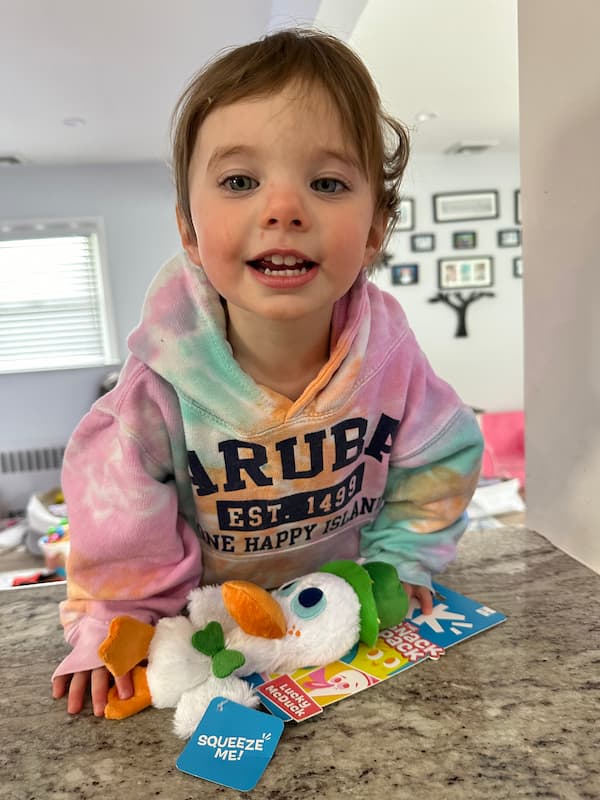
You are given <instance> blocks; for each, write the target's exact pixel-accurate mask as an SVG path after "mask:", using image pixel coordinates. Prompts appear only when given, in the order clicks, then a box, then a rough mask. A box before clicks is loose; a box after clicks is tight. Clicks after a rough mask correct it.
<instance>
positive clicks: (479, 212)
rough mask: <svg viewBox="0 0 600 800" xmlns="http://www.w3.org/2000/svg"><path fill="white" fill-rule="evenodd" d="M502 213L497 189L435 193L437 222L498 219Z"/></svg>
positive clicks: (434, 205) (434, 207)
mask: <svg viewBox="0 0 600 800" xmlns="http://www.w3.org/2000/svg"><path fill="white" fill-rule="evenodd" d="M499 213H500V205H499V200H498V191H497V190H496V189H489V190H485V191H484V190H482V191H478V192H477V191H473V192H444V193H441V194H434V195H433V219H434V220H435V222H458V221H463V220H472V219H496V218H497V217H498V215H499Z"/></svg>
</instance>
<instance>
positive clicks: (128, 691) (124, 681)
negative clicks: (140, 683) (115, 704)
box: [115, 672, 133, 700]
mask: <svg viewBox="0 0 600 800" xmlns="http://www.w3.org/2000/svg"><path fill="white" fill-rule="evenodd" d="M115 686H116V687H117V692H118V695H119V699H120V700H129V698H130V697H133V677H132V675H131V672H126V673H125V675H121V676H120V677H119V678H115Z"/></svg>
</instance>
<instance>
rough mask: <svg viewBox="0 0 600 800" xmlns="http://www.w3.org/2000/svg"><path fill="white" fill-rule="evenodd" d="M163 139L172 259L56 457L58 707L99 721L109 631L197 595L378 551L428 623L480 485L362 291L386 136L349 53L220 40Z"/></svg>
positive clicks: (382, 186)
mask: <svg viewBox="0 0 600 800" xmlns="http://www.w3.org/2000/svg"><path fill="white" fill-rule="evenodd" d="M173 142H174V146H173V168H174V173H175V181H176V189H177V221H178V226H179V231H180V235H181V241H182V245H183V251H184V252H182V253H181V254H180V255H178V256H176V257H175V258H173V259H172V260H171V261H170V262H169V263H168V264H167V265H166V266H165V267H164V268H163V269H162V270H161V271H160V272H159V273H158V275H157V276H156V278H155V279H154V282H153V283H152V285H151V287H150V289H149V291H148V294H147V297H146V300H145V304H144V309H143V313H142V320H141V323H140V325H139V326H138V328H137V329H136V330H134V332H133V333H132V334H131V336H130V338H129V349H130V355H129V358H128V360H127V362H126V364H125V365H124V367H123V370H122V373H121V376H120V379H119V382H118V384H117V386H116V387H115V388H114V389H113V390H112V391H111V392H109V393H108V394H106V395H104V396H103V397H101V398H100V399H99V400H98V401H97V402H96V404H95V405H94V406H93V407H92V409H91V411H90V412H89V413H88V414H87V416H86V417H84V419H83V420H82V422H81V423H80V425H79V426H78V428H77V430H76V431H75V433H74V435H73V437H72V439H71V441H70V444H69V447H68V449H67V452H66V455H65V461H64V470H63V488H64V492H65V495H66V499H67V505H68V510H69V523H70V530H71V554H70V558H69V562H68V599H67V600H66V601H65V602H64V603H62V605H61V619H62V622H63V624H64V627H65V636H66V639H67V641H68V642H69V643H70V644H71V646H72V650H71V652H70V653H69V655H68V656H67V657H66V658H65V659H64V661H63V662H62V663H61V664H60V666H59V667H58V668H57V670H56V671H55V673H54V676H53V694H54V696H55V697H62V696H63V695H65V694H68V701H67V709H68V711H69V712H70V713H77V712H78V711H80V710H81V708H82V705H83V703H84V699H85V696H86V694H87V691H88V687H89V686H91V695H92V704H93V709H94V713H95V714H97V715H101V714H103V713H104V706H105V704H106V695H107V690H108V686H109V674H108V672H107V671H106V669H105V668H104V667H103V666H102V662H101V660H100V658H99V657H98V652H97V651H98V645H99V644H100V642H101V641H102V640H103V639H104V638H105V636H106V633H107V626H108V623H109V622H110V620H111V619H112V618H113V617H114V616H116V615H119V614H129V615H131V616H134V617H137V618H138V619H140V620H142V621H145V622H150V623H155V622H156V620H157V619H158V618H159V617H161V616H166V615H174V614H177V613H179V612H180V611H181V609H182V607H183V606H185V603H186V597H187V595H188V593H189V592H190V590H191V589H193V588H194V587H196V586H197V585H198V584H199V583H202V584H206V583H221V582H223V581H225V580H229V579H245V580H250V581H255V582H257V583H259V584H261V585H263V586H265V587H267V588H271V587H276V586H279V585H281V584H282V583H284V582H286V581H289V580H290V579H293V578H296V577H299V576H301V575H302V574H304V573H306V572H311V571H313V570H315V569H317V568H319V567H320V566H321V565H322V564H324V563H325V562H327V561H330V560H332V559H340V558H345V559H359V558H362V559H365V560H367V561H369V560H375V559H377V560H380V561H387V562H389V563H391V564H393V565H394V566H395V567H396V568H397V570H398V573H399V575H400V577H401V579H402V580H403V581H404V582H405V584H406V586H407V590H408V591H409V594H411V595H412V596H414V597H415V598H416V600H417V601H418V602H419V603H420V605H421V607H422V609H423V610H424V611H425V612H426V613H427V612H428V611H430V610H431V605H432V600H431V591H430V589H431V576H432V573H434V572H437V571H439V570H441V569H443V567H444V566H445V565H446V564H447V563H448V562H449V561H450V560H451V559H452V558H453V557H454V554H455V549H456V543H457V541H458V539H459V537H460V536H461V534H462V533H463V531H464V529H465V525H466V520H465V515H464V511H465V507H466V506H467V503H468V501H469V499H470V497H471V494H472V492H473V490H474V487H475V485H476V482H477V477H478V472H479V463H480V457H481V449H482V443H481V436H480V433H479V428H478V425H477V423H476V421H475V419H474V417H473V415H472V413H471V412H470V410H468V409H467V408H466V407H465V406H464V405H463V404H462V403H461V401H460V400H459V399H458V397H457V396H456V394H455V393H454V391H453V390H452V389H451V388H450V387H449V386H448V385H447V384H446V383H445V382H444V381H442V380H440V379H439V378H438V377H437V376H436V375H435V374H434V373H433V371H432V369H431V367H430V366H429V364H428V362H427V360H426V358H425V356H424V355H423V353H422V352H421V350H420V349H419V347H418V345H417V343H416V341H415V339H414V336H413V334H412V332H411V330H410V329H409V327H408V324H407V321H406V318H405V316H404V313H403V311H402V309H401V308H400V306H399V304H398V303H397V302H396V300H395V299H394V298H393V297H392V296H390V295H389V294H386V293H385V292H382V291H380V290H379V289H378V288H376V287H375V286H374V285H373V284H372V283H370V282H369V281H368V280H367V273H368V270H369V267H370V265H372V264H373V262H374V261H375V260H376V259H377V257H378V254H379V253H380V252H381V249H382V246H383V244H384V242H385V239H386V235H387V234H388V233H389V232H390V231H391V229H392V228H393V226H394V222H395V219H396V209H397V206H398V199H399V198H398V191H399V184H400V180H401V177H402V173H403V170H404V167H405V164H406V160H407V156H408V140H407V135H406V132H405V130H404V128H403V127H402V125H401V124H400V123H398V122H397V121H395V120H394V119H393V118H391V117H390V116H388V115H387V114H385V113H384V112H383V110H382V108H381V105H380V100H379V97H378V94H377V90H376V89H375V86H374V84H373V82H372V80H371V78H370V76H369V74H368V72H367V70H366V68H365V66H364V65H363V64H362V62H361V61H360V60H359V59H358V58H357V56H356V55H354V53H353V52H352V51H351V50H350V49H349V48H348V47H347V46H346V45H344V44H343V43H341V42H340V41H338V40H337V39H335V38H333V37H331V36H327V35H324V34H321V33H318V32H313V31H305V30H287V31H282V32H279V33H275V34H273V35H270V36H267V37H265V38H264V39H261V40H260V41H258V42H255V43H253V44H249V45H246V46H243V47H239V48H236V49H234V50H232V51H230V52H228V53H226V54H225V55H222V56H221V57H219V58H218V59H217V60H215V61H213V62H212V63H211V64H209V65H208V66H207V67H206V68H205V69H203V70H202V71H201V72H200V73H199V74H198V75H197V76H196V77H195V78H194V80H193V81H192V82H191V84H190V85H189V87H188V88H187V90H186V91H185V93H184V95H183V97H182V98H181V100H180V102H179V104H178V107H177V109H176V113H175V116H174V136H173ZM116 685H117V690H118V692H119V694H120V696H121V697H123V698H125V697H128V696H129V695H130V694H131V692H132V687H131V676H130V675H125V676H123V677H122V678H119V679H117V681H116Z"/></svg>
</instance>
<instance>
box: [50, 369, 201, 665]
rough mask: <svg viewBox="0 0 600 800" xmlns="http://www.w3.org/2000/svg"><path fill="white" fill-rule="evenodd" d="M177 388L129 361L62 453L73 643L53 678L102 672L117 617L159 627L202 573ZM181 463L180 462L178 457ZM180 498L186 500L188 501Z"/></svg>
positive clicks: (68, 633)
mask: <svg viewBox="0 0 600 800" xmlns="http://www.w3.org/2000/svg"><path fill="white" fill-rule="evenodd" d="M180 428H181V422H180V416H179V411H178V405H177V399H176V397H175V396H174V393H173V392H172V389H171V388H170V387H168V385H167V384H165V382H164V381H162V380H161V379H160V378H158V377H157V376H156V375H155V374H154V373H152V372H151V371H150V370H149V369H148V368H147V367H145V366H144V365H142V364H140V363H139V362H137V363H136V362H135V360H134V359H132V360H130V361H129V362H128V363H127V364H126V366H125V367H124V370H123V375H122V377H121V379H120V381H119V384H118V386H117V387H116V388H115V389H114V390H113V391H112V392H111V393H109V394H108V395H106V396H105V397H104V398H102V399H101V400H100V401H98V402H97V403H96V404H95V406H94V407H93V408H92V410H91V411H90V412H89V413H88V414H87V415H86V416H85V417H84V418H83V420H82V422H81V423H80V425H79V426H78V428H77V429H76V431H75V433H74V434H73V436H72V437H71V440H70V442H69V445H68V447H67V450H66V453H65V459H64V464H63V476H62V486H63V491H64V493H65V498H66V501H67V509H68V516H69V530H70V539H71V548H70V554H69V558H68V562H67V581H68V582H67V600H66V601H64V602H63V603H61V609H60V611H61V622H62V623H63V625H64V628H65V638H66V640H67V641H68V642H69V644H71V645H72V648H73V649H72V651H71V653H70V654H69V655H68V656H67V657H66V658H65V659H64V660H63V662H62V663H61V664H60V665H59V667H58V668H57V670H56V671H55V673H54V676H53V677H56V676H57V675H62V674H68V673H72V672H77V671H80V670H87V669H93V668H95V667H98V666H101V663H102V662H101V660H100V658H99V657H98V646H99V644H100V643H101V642H102V640H103V639H104V638H105V636H106V633H107V630H108V624H109V623H110V620H111V619H112V618H113V617H115V616H117V615H120V614H128V615H130V616H133V617H136V618H138V619H140V620H142V621H144V622H149V623H154V622H156V620H157V619H158V618H159V617H161V616H169V615H173V614H176V613H178V612H179V611H180V610H181V608H182V607H183V606H184V605H185V601H186V597H187V594H188V593H189V591H190V590H191V589H192V588H193V587H194V586H197V585H198V581H199V577H200V547H199V542H198V538H197V536H196V533H195V531H194V528H193V527H192V525H193V523H192V519H191V517H190V515H189V514H187V515H184V513H182V508H185V507H186V502H185V500H186V498H181V497H180V496H179V494H178V490H177V483H179V484H180V485H182V484H185V481H178V482H176V480H175V477H176V474H177V472H178V470H184V469H185V467H184V464H183V463H182V464H181V465H178V464H177V463H174V462H175V461H176V460H177V458H178V457H177V455H176V456H175V458H174V457H173V454H174V453H175V454H176V453H177V452H178V451H179V450H181V451H182V452H184V448H183V447H182V446H181V447H180V448H177V447H174V446H173V442H174V440H175V441H176V440H177V439H178V438H179V437H181V439H180V442H181V443H183V434H182V432H181V430H180ZM179 460H181V458H179ZM182 501H183V502H182Z"/></svg>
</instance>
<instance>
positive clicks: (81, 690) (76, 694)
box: [67, 672, 90, 714]
mask: <svg viewBox="0 0 600 800" xmlns="http://www.w3.org/2000/svg"><path fill="white" fill-rule="evenodd" d="M89 679H90V673H89V672H75V673H74V674H73V676H72V678H71V684H70V686H69V696H68V698H67V711H68V713H69V714H79V712H80V711H81V709H82V708H83V701H84V700H85V692H86V689H87V685H88V682H89Z"/></svg>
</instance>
